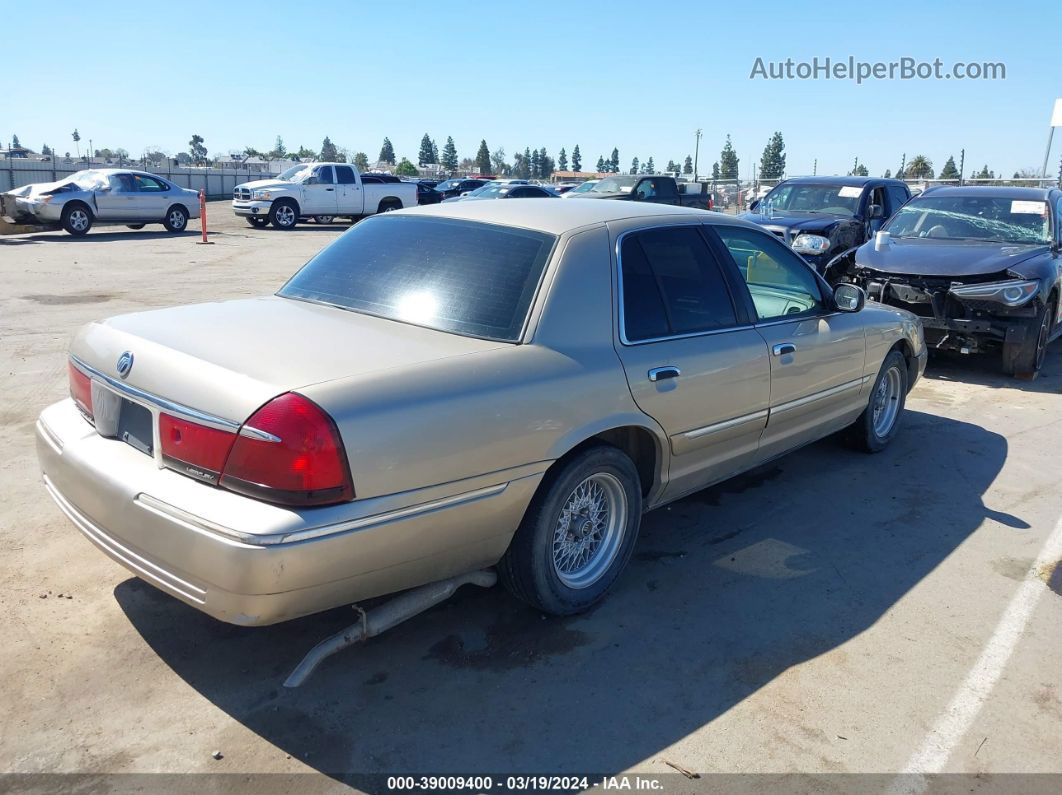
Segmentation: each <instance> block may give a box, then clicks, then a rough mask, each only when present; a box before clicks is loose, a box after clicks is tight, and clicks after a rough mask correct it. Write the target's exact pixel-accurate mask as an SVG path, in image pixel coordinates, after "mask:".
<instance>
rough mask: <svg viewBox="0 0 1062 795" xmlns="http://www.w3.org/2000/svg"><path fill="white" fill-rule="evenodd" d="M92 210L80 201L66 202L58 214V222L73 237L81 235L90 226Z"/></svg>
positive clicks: (85, 232)
mask: <svg viewBox="0 0 1062 795" xmlns="http://www.w3.org/2000/svg"><path fill="white" fill-rule="evenodd" d="M92 221H93V218H92V210H90V209H89V208H88V207H86V206H85V205H84V204H81V203H80V202H78V203H75V204H68V205H66V206H65V207H64V208H63V214H62V215H61V216H59V223H60V224H61V225H62V227H63V229H65V230H66V231H67V232H69V233H70V234H71V235H73V236H74V237H81V236H82V235H85V234H87V233H88V230H90V229H91V228H92Z"/></svg>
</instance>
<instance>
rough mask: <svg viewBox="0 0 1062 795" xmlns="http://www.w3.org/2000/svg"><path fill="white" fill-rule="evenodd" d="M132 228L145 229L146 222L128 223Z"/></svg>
mask: <svg viewBox="0 0 1062 795" xmlns="http://www.w3.org/2000/svg"><path fill="white" fill-rule="evenodd" d="M126 226H127V227H129V228H130V229H143V228H144V224H126Z"/></svg>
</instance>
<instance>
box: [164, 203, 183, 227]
mask: <svg viewBox="0 0 1062 795" xmlns="http://www.w3.org/2000/svg"><path fill="white" fill-rule="evenodd" d="M162 225H163V226H164V227H166V231H167V232H170V233H172V234H177V233H179V232H183V231H184V230H185V229H187V228H188V211H187V210H186V209H184V208H183V207H182V206H181V205H179V204H175V205H173V207H171V208H170V209H168V210H167V211H166V215H165V217H164V218H163V219H162Z"/></svg>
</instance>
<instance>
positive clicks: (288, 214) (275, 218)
mask: <svg viewBox="0 0 1062 795" xmlns="http://www.w3.org/2000/svg"><path fill="white" fill-rule="evenodd" d="M298 222H299V208H298V207H296V206H295V203H294V202H292V201H289V200H288V199H278V200H277V201H275V202H273V205H272V206H271V207H270V208H269V223H271V224H272V225H273V228H274V229H294V228H295V224H297V223H298Z"/></svg>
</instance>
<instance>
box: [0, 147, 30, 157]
mask: <svg viewBox="0 0 1062 795" xmlns="http://www.w3.org/2000/svg"><path fill="white" fill-rule="evenodd" d="M35 154H36V152H34V151H33V150H32V149H27V148H26V147H24V146H12V147H8V148H4V147H2V146H0V158H3V159H4V160H16V159H18V160H25V159H26V158H29V157H32V156H33V155H35Z"/></svg>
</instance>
